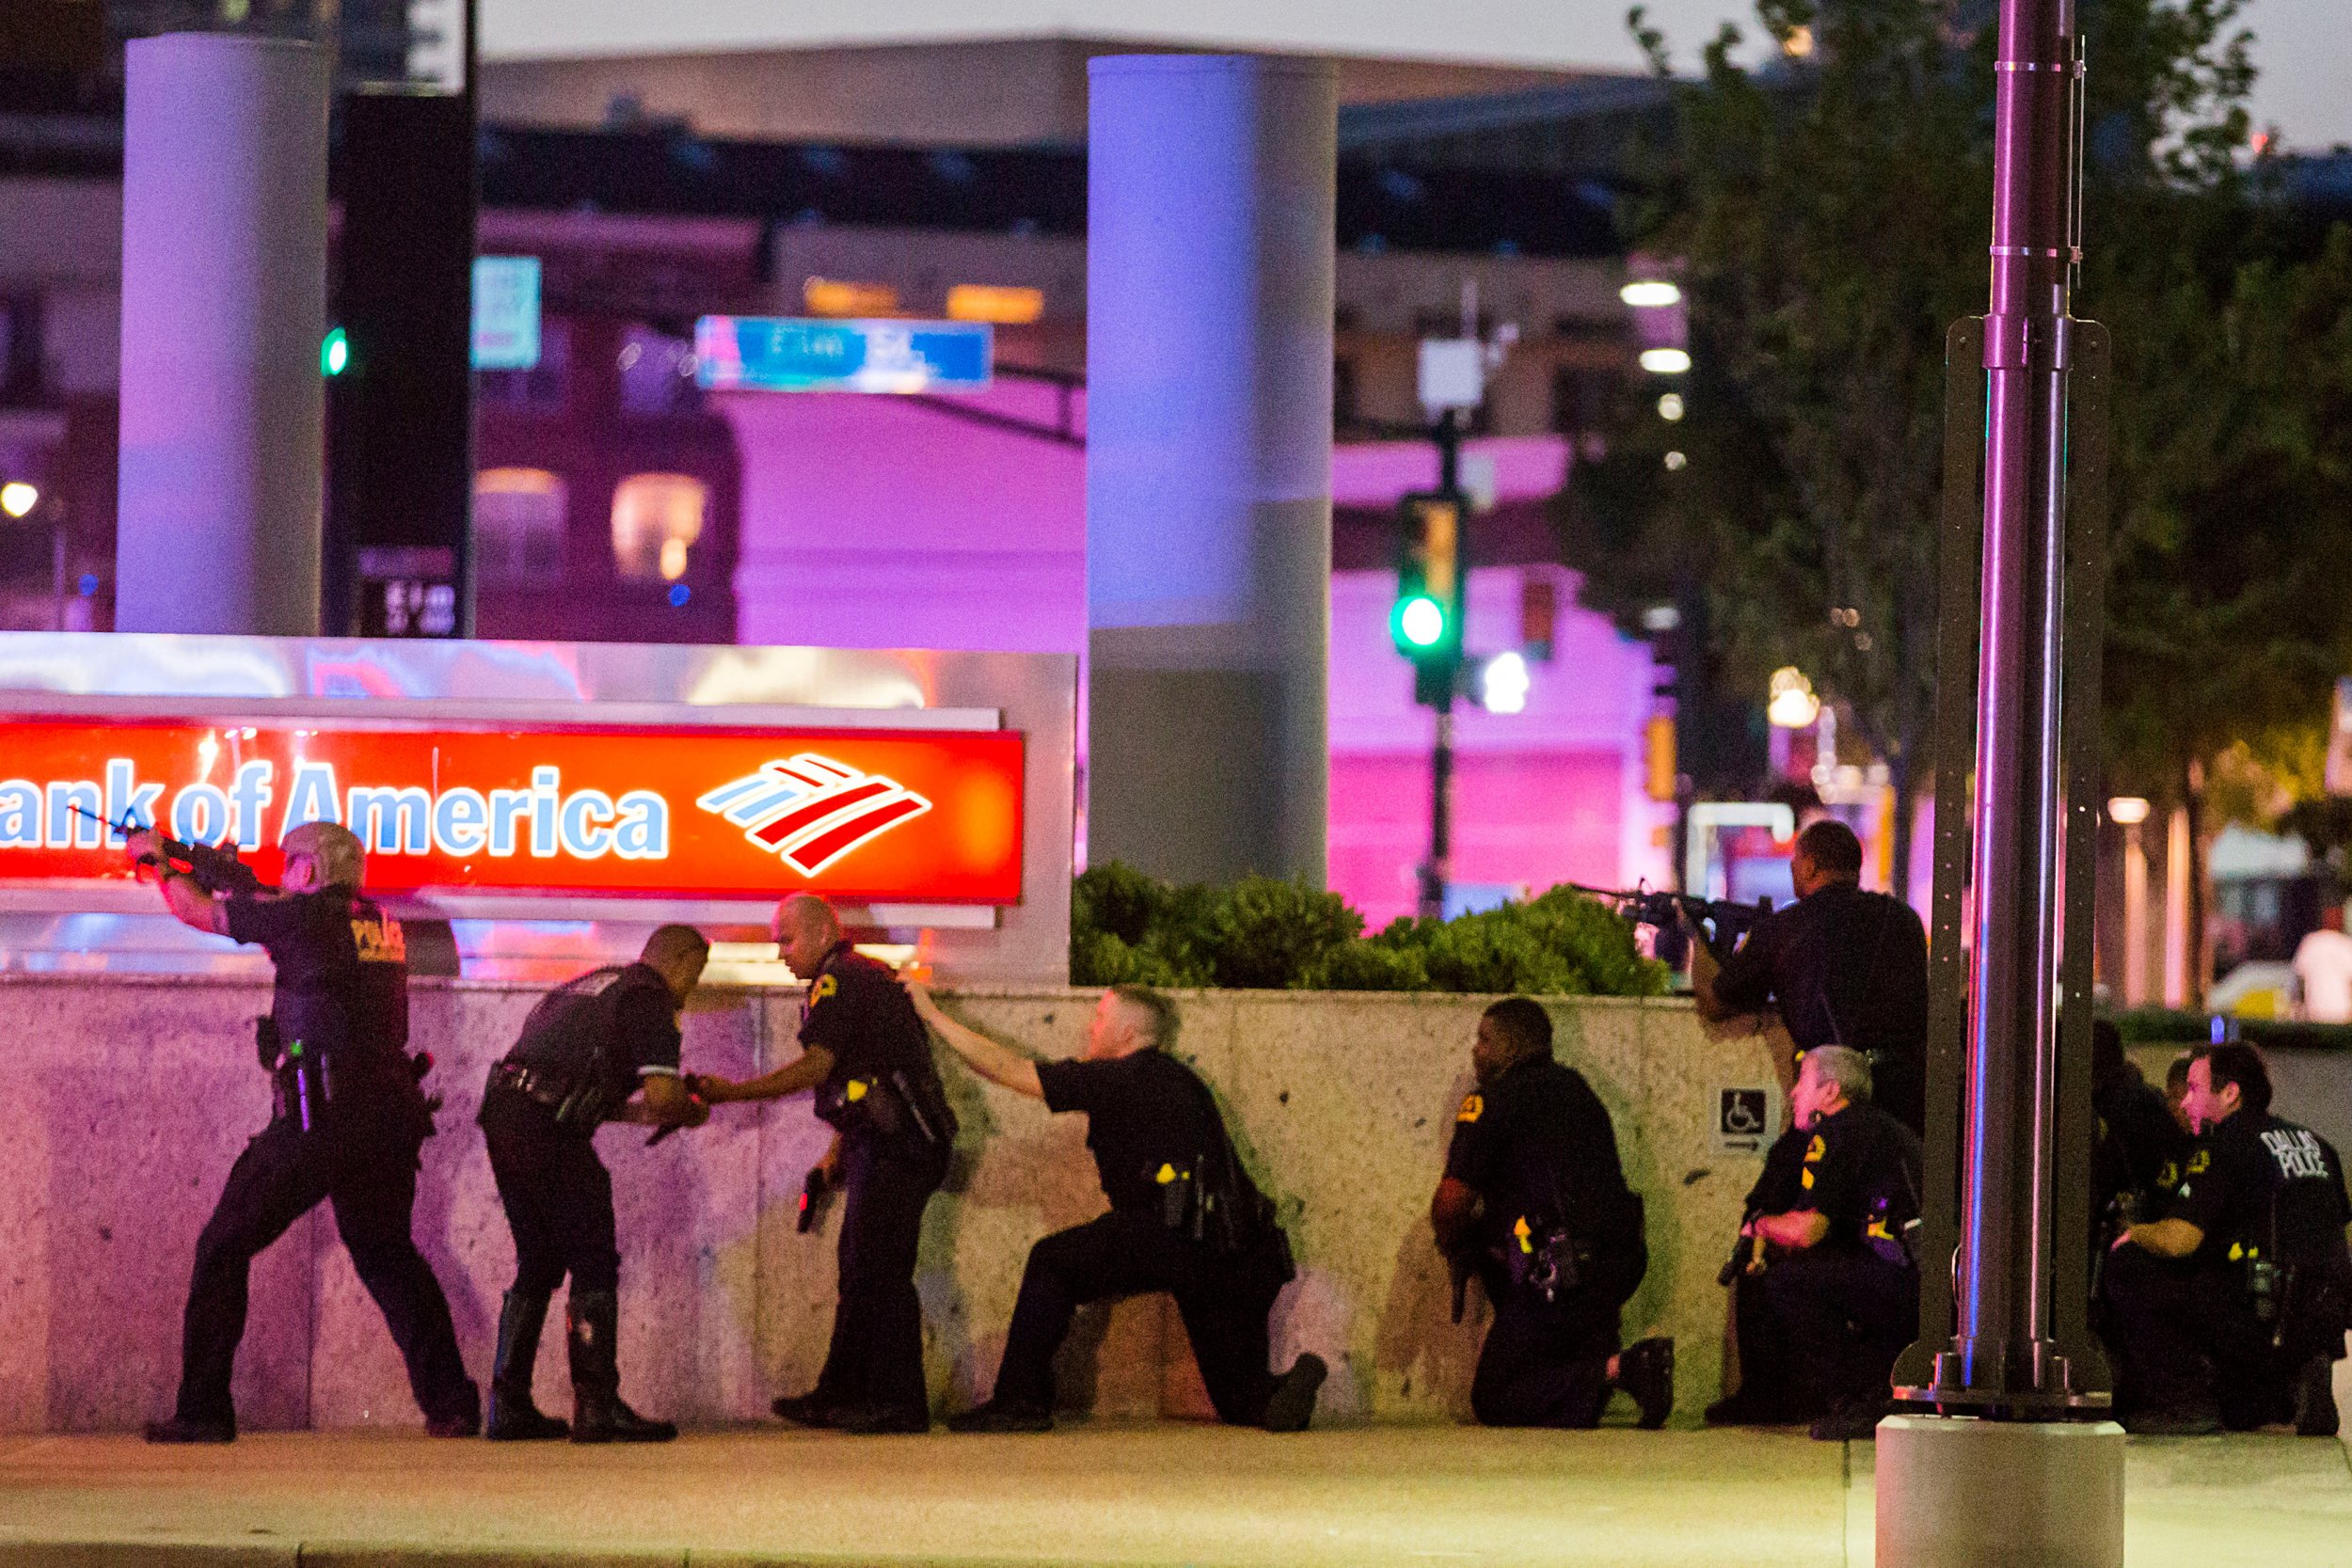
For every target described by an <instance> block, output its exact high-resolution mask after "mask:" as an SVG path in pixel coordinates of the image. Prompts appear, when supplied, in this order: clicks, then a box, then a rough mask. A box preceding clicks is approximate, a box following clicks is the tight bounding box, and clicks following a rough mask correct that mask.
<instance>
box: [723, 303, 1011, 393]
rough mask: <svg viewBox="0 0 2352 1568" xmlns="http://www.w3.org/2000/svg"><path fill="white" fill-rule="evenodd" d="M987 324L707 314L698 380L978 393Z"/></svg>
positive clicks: (760, 387)
mask: <svg viewBox="0 0 2352 1568" xmlns="http://www.w3.org/2000/svg"><path fill="white" fill-rule="evenodd" d="M995 344H996V338H995V332H994V329H993V328H992V327H991V326H990V325H988V324H987V323H986V322H918V321H804V320H800V319H796V318H779V317H773V316H705V317H703V318H702V319H701V320H700V321H698V322H696V323H695V324H694V381H695V383H696V385H698V386H701V387H704V388H710V389H712V390H731V389H737V388H741V389H745V390H751V391H764V392H977V391H981V390H984V389H985V388H987V387H988V385H989V378H990V374H991V372H992V368H993V362H994V358H995Z"/></svg>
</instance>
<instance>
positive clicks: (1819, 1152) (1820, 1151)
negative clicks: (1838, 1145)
mask: <svg viewBox="0 0 2352 1568" xmlns="http://www.w3.org/2000/svg"><path fill="white" fill-rule="evenodd" d="M1828 1153H1829V1142H1828V1140H1827V1139H1825V1138H1823V1137H1822V1136H1821V1135H1820V1133H1819V1132H1816V1133H1814V1134H1813V1141H1812V1142H1811V1143H1809V1144H1807V1145H1805V1146H1804V1163H1805V1164H1808V1165H1812V1164H1820V1162H1821V1159H1822V1157H1823V1156H1825V1155H1827V1154H1828Z"/></svg>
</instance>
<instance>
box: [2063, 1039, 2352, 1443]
mask: <svg viewBox="0 0 2352 1568" xmlns="http://www.w3.org/2000/svg"><path fill="white" fill-rule="evenodd" d="M2182 1105H2183V1108H2184V1109H2185V1111H2186V1112H2187V1114H2188V1117H2189V1119H2190V1121H2191V1122H2192V1123H2194V1124H2195V1126H2196V1128H2197V1131H2198V1134H2199V1137H2198V1142H2197V1145H2196V1148H2195V1149H2194V1150H2193V1151H2192V1152H2191V1153H2190V1155H2189V1158H2188V1164H2187V1165H2186V1167H2185V1170H2184V1171H2183V1173H2182V1178H2181V1183H2180V1185H2179V1187H2178V1188H2177V1189H2175V1190H2174V1192H2173V1194H2172V1197H2171V1200H2170V1203H2169V1206H2168V1207H2167V1210H2166V1212H2165V1215H2164V1217H2163V1218H2161V1219H2157V1220H2153V1221H2147V1222H2143V1223H2141V1224H2137V1225H2134V1226H2132V1227H2130V1228H2128V1229H2126V1230H2125V1231H2124V1232H2123V1233H2122V1235H2121V1236H2119V1237H2117V1238H2116V1240H2115V1245H2114V1250H2113V1251H2112V1252H2110V1253H2109V1254H2108V1257H2107V1260H2106V1286H2105V1290H2106V1306H2107V1308H2108V1310H2107V1314H2106V1326H2107V1333H2108V1346H2109V1348H2110V1349H2111V1350H2112V1351H2113V1352H2114V1356H2115V1364H2116V1365H2115V1373H2116V1403H2117V1405H2118V1407H2119V1410H2118V1413H2119V1415H2120V1416H2121V1417H2122V1422H2123V1425H2124V1427H2125V1429H2126V1430H2127V1431H2131V1432H2135V1433H2163V1434H2169V1435H2181V1436H2185V1435H2194V1434H2198V1433H2209V1432H2214V1431H2217V1430H2218V1429H2219V1428H2221V1427H2222V1426H2225V1425H2226V1426H2229V1427H2231V1428H2233V1429H2237V1430H2248V1429H2251V1428H2254V1427H2258V1426H2263V1425H2265V1424H2267V1423H2269V1422H2271V1421H2273V1420H2288V1419H2291V1420H2293V1421H2294V1423H2295V1430H2296V1433H2299V1434H2301V1435H2303V1436H2307V1437H2332V1436H2334V1435H2335V1434H2336V1418H2337V1412H2336V1403H2335V1394H2334V1390H2333V1389H2332V1388H2331V1387H2330V1386H2329V1384H2330V1379H2331V1375H2332V1367H2333V1364H2334V1362H2335V1361H2336V1360H2337V1359H2338V1358H2340V1357H2341V1356H2342V1355H2343V1354H2344V1332H2345V1330H2346V1329H2347V1328H2352V1253H2347V1251H2346V1249H2345V1244H2344V1226H2345V1225H2346V1224H2352V1202H2348V1201H2347V1199H2346V1196H2345V1192H2344V1162H2343V1161H2342V1160H2341V1159H2340V1158H2339V1157H2338V1156H2337V1154H2336V1150H2335V1147H2334V1146H2333V1145H2331V1144H2330V1143H2328V1140H2327V1139H2325V1138H2323V1137H2321V1136H2320V1135H2319V1134H2318V1133H2316V1132H2312V1130H2311V1129H2310V1128H2308V1127H2299V1126H2297V1125H2296V1123H2294V1122H2291V1121H2286V1120H2283V1119H2281V1118H2280V1117H2275V1116H2272V1115H2271V1114H2270V1069H2269V1068H2268V1067H2267V1066H2266V1065H2265V1063H2264V1061H2263V1059H2262V1055H2261V1053H2259V1052H2257V1051H2255V1049H2254V1048H2253V1047H2252V1046H2249V1045H2219V1046H2215V1047H2214V1048H2213V1049H2211V1050H2209V1051H2203V1052H2200V1053H2198V1054H2197V1056H2196V1057H2195V1058H2194V1059H2193V1060H2192V1061H2191V1062H2190V1063H2189V1069H2188V1087H2187V1093H2186V1094H2185V1096H2184V1097H2183V1100H2182Z"/></svg>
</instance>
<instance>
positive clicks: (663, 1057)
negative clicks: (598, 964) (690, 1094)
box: [613, 986, 684, 1078]
mask: <svg viewBox="0 0 2352 1568" xmlns="http://www.w3.org/2000/svg"><path fill="white" fill-rule="evenodd" d="M613 1016H614V1022H615V1023H616V1024H617V1025H618V1026H619V1029H620V1034H621V1038H622V1039H623V1040H624V1041H626V1042H627V1044H628V1053H629V1057H630V1059H631V1060H632V1061H634V1062H635V1063H636V1064H637V1076H638V1077H640V1078H647V1077H657V1076H658V1077H675V1076H676V1075H677V1070H678V1050H679V1047H680V1046H681V1045H682V1044H683V1043H684V1042H683V1040H682V1039H681V1037H680V1036H679V1034H678V1026H677V1010H676V1008H675V1007H674V1006H672V1005H671V1000H670V994H669V992H668V991H667V990H660V989H658V988H656V987H653V986H631V987H629V988H628V990H626V991H624V992H623V993H622V995H621V998H620V1001H619V1003H618V1005H617V1006H614V1008H613Z"/></svg>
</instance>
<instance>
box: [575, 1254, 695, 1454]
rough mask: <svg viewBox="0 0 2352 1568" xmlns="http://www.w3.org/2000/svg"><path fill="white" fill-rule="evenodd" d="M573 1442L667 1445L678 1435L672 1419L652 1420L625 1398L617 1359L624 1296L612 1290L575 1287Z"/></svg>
mask: <svg viewBox="0 0 2352 1568" xmlns="http://www.w3.org/2000/svg"><path fill="white" fill-rule="evenodd" d="M571 1319H572V1323H571V1338H570V1347H571V1355H572V1441H573V1442H575V1443H666V1442H668V1441H669V1440H670V1439H671V1438H673V1437H675V1436H676V1435H677V1428H676V1427H675V1426H674V1425H672V1424H671V1423H670V1422H668V1421H649V1420H647V1419H645V1418H644V1417H643V1416H640V1415H639V1414H637V1412H636V1411H634V1410H631V1409H630V1408H629V1407H628V1405H626V1404H624V1403H623V1402H621V1370H620V1366H619V1364H618V1363H617V1362H616V1361H615V1360H614V1354H615V1350H616V1346H615V1344H614V1340H615V1339H616V1338H618V1337H619V1329H620V1322H621V1298H620V1297H619V1296H617V1295H615V1294H614V1293H613V1292H612V1291H582V1290H580V1289H578V1288H574V1290H573V1291H572V1300H571Z"/></svg>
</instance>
